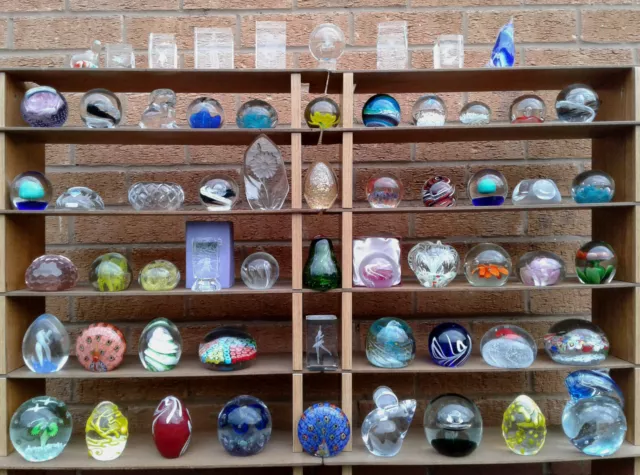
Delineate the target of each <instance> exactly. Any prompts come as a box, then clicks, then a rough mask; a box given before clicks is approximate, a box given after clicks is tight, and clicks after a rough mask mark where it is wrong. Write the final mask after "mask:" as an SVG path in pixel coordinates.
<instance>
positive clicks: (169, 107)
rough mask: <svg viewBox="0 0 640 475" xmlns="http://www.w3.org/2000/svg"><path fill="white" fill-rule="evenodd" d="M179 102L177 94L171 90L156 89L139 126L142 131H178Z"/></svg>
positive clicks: (150, 96) (150, 97)
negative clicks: (177, 112) (177, 114)
mask: <svg viewBox="0 0 640 475" xmlns="http://www.w3.org/2000/svg"><path fill="white" fill-rule="evenodd" d="M177 102H178V98H177V97H176V93H175V92H173V91H172V90H171V89H156V90H155V91H153V92H152V93H151V94H149V105H148V106H147V108H146V109H145V110H144V112H143V113H142V118H141V119H140V123H139V124H138V125H139V126H140V128H142V129H177V128H178V124H176V103H177Z"/></svg>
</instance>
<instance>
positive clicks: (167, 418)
mask: <svg viewBox="0 0 640 475" xmlns="http://www.w3.org/2000/svg"><path fill="white" fill-rule="evenodd" d="M192 433H193V424H192V422H191V414H189V409H187V406H185V404H184V403H183V402H182V401H181V400H180V399H178V398H177V397H175V396H167V397H165V398H164V399H163V400H162V401H160V404H158V407H156V410H155V411H154V412H153V423H152V425H151V434H152V435H153V441H154V442H155V444H156V448H157V449H158V452H160V455H162V456H163V457H164V458H168V459H176V458H178V457H180V456H181V455H184V454H185V453H186V451H187V449H188V448H189V443H190V442H191V436H192V435H193V434H192Z"/></svg>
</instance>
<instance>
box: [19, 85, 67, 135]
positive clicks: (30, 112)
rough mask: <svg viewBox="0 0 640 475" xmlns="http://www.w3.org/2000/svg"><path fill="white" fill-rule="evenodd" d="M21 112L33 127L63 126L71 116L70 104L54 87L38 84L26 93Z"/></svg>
mask: <svg viewBox="0 0 640 475" xmlns="http://www.w3.org/2000/svg"><path fill="white" fill-rule="evenodd" d="M20 114H21V115H22V118H23V119H24V121H25V122H26V123H27V124H29V125H30V126H31V127H62V126H63V125H64V123H65V122H66V121H67V117H68V116H69V106H68V105H67V100H66V99H65V98H64V96H63V95H62V94H60V93H59V92H58V91H56V90H55V89H53V88H52V87H46V86H37V87H32V88H31V89H29V90H28V91H27V92H26V93H25V95H24V98H23V99H22V103H21V104H20Z"/></svg>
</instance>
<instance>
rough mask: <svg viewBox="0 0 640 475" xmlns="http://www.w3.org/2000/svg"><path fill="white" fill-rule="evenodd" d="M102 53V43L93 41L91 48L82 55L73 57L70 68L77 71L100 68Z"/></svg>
mask: <svg viewBox="0 0 640 475" xmlns="http://www.w3.org/2000/svg"><path fill="white" fill-rule="evenodd" d="M101 51H102V43H100V41H98V40H93V43H91V48H89V49H88V50H86V51H84V52H82V53H78V54H74V55H72V56H71V61H70V63H69V66H71V67H72V68H76V69H82V68H89V69H94V68H99V67H100V52H101Z"/></svg>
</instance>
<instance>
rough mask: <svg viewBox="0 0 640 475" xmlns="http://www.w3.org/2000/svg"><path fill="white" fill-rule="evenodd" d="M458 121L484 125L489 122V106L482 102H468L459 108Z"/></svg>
mask: <svg viewBox="0 0 640 475" xmlns="http://www.w3.org/2000/svg"><path fill="white" fill-rule="evenodd" d="M460 122H462V123H463V124H466V125H486V124H488V123H489V122H491V108H490V107H489V106H488V105H486V104H485V103H484V102H480V101H474V102H469V103H467V104H465V106H464V107H463V108H462V109H461V110H460Z"/></svg>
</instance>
